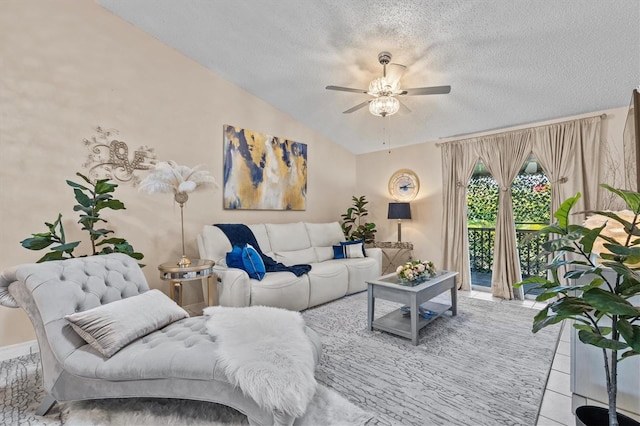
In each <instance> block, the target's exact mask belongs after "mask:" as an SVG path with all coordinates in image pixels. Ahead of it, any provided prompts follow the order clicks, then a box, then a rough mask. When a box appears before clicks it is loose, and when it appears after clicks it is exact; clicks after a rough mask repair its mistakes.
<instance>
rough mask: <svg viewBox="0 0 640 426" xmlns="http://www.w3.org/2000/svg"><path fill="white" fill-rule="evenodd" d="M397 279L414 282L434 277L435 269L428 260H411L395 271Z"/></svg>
mask: <svg viewBox="0 0 640 426" xmlns="http://www.w3.org/2000/svg"><path fill="white" fill-rule="evenodd" d="M396 273H397V274H398V277H399V278H400V279H402V280H406V281H415V280H419V279H424V278H427V277H434V276H435V275H436V267H435V265H434V264H433V262H431V261H430V260H411V261H409V262H406V263H404V264H402V265H400V266H398V268H397V269H396Z"/></svg>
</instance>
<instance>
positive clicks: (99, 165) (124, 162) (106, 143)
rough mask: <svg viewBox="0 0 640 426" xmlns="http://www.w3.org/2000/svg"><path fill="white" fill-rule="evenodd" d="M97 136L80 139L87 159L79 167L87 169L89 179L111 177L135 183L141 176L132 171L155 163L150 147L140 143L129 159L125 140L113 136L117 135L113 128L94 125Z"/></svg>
mask: <svg viewBox="0 0 640 426" xmlns="http://www.w3.org/2000/svg"><path fill="white" fill-rule="evenodd" d="M96 133H97V135H95V136H92V137H91V139H83V140H82V142H83V143H84V144H85V146H86V147H87V148H88V149H89V155H88V157H87V162H86V163H84V164H83V165H82V167H84V168H86V169H89V173H88V178H89V179H90V180H91V181H93V182H95V181H96V180H97V179H114V180H118V181H120V182H132V183H133V185H134V186H136V185H137V184H138V183H139V182H140V178H139V177H138V176H136V175H135V174H134V172H135V171H136V170H149V168H150V167H151V166H152V165H153V164H155V158H156V155H155V154H154V153H153V148H149V147H147V146H141V147H140V148H138V149H137V150H135V151H134V153H133V159H131V160H130V159H129V147H128V146H127V144H126V143H125V142H122V141H119V140H116V139H113V137H114V136H116V135H117V134H118V131H117V130H116V129H109V130H104V129H102V128H101V127H99V126H98V127H96Z"/></svg>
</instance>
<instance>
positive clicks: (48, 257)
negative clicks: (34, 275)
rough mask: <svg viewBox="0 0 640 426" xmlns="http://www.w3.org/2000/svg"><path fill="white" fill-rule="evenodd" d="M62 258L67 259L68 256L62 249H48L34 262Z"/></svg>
mask: <svg viewBox="0 0 640 426" xmlns="http://www.w3.org/2000/svg"><path fill="white" fill-rule="evenodd" d="M62 259H69V258H68V257H65V255H64V252H63V251H50V252H49V253H47V254H45V255H44V256H42V257H41V258H40V259H38V260H37V261H36V263H42V262H48V261H50V260H62Z"/></svg>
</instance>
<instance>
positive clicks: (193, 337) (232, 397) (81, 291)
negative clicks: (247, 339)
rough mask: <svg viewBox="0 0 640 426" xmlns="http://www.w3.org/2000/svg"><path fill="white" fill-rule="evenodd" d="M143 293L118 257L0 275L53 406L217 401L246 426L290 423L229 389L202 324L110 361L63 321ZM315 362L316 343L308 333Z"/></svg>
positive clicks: (0, 287)
mask: <svg viewBox="0 0 640 426" xmlns="http://www.w3.org/2000/svg"><path fill="white" fill-rule="evenodd" d="M148 289H149V287H148V285H147V282H146V279H145V277H144V275H143V273H142V270H141V269H140V267H139V266H138V264H137V263H136V261H135V260H133V259H132V258H130V257H129V256H126V255H123V254H109V255H102V256H91V257H84V258H76V259H69V260H64V261H53V262H45V263H39V264H25V265H20V266H17V267H14V268H12V269H10V270H7V271H5V272H3V273H2V274H1V275H0V304H2V305H4V306H8V307H14V308H16V307H21V308H23V309H24V310H25V311H26V312H27V314H28V315H29V318H30V319H31V322H32V323H33V326H34V328H35V331H36V336H37V339H38V344H39V346H40V356H41V360H42V367H43V376H44V378H43V385H44V389H45V391H46V397H45V399H44V400H43V402H42V404H41V405H40V407H39V408H38V414H39V415H44V414H46V412H47V411H48V410H49V409H50V408H51V406H53V404H54V403H55V402H56V401H73V400H82V399H101V398H127V397H157V398H181V399H194V400H201V401H210V402H216V403H220V404H223V405H227V406H230V407H233V408H235V409H237V410H238V411H240V412H242V413H244V414H245V415H247V417H248V418H249V423H250V424H252V425H272V424H276V425H280V424H292V423H293V420H294V419H293V418H291V417H290V416H287V415H285V414H284V413H281V412H275V413H274V412H270V411H267V410H264V409H262V408H260V407H259V406H258V405H257V404H256V403H255V402H254V401H253V400H252V399H250V398H248V397H246V396H244V395H243V393H242V392H241V391H240V390H239V389H237V388H234V387H233V386H232V385H231V384H230V383H229V381H228V379H227V377H226V376H225V373H224V371H223V370H222V368H220V366H219V365H218V363H217V359H216V347H217V344H216V342H215V339H213V338H212V337H210V336H209V335H208V334H207V332H206V329H205V321H206V317H202V316H200V317H193V318H185V319H182V320H179V321H176V322H174V323H172V324H170V325H168V326H166V327H164V328H162V329H160V330H158V331H155V332H153V333H151V334H148V335H147V336H144V337H142V338H140V339H138V340H135V341H134V342H132V343H130V344H129V345H128V346H126V347H124V348H123V349H122V350H120V351H119V352H117V353H116V354H115V355H113V356H112V357H111V358H104V357H103V356H102V355H101V354H100V353H99V352H97V351H96V350H95V349H93V348H92V347H91V346H90V345H88V344H87V343H86V342H85V341H84V340H83V339H82V338H80V336H79V335H78V334H76V333H75V332H74V331H73V329H72V328H71V327H70V326H69V324H68V323H67V321H66V320H65V319H64V317H65V315H68V314H72V313H74V312H79V311H84V310H87V309H91V308H94V307H97V306H99V305H103V304H107V303H110V302H114V301H116V300H120V299H124V298H127V297H131V296H135V295H137V294H140V293H143V292H145V291H147V290H148ZM306 333H307V336H308V337H309V340H310V341H311V343H312V347H313V349H314V353H315V359H316V363H317V362H318V359H319V354H320V347H321V346H320V341H319V338H318V336H317V334H316V333H315V332H313V330H311V329H309V328H307V329H306Z"/></svg>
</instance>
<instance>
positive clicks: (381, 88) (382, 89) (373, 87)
mask: <svg viewBox="0 0 640 426" xmlns="http://www.w3.org/2000/svg"><path fill="white" fill-rule="evenodd" d="M368 93H369V94H370V95H373V96H386V95H390V94H392V93H393V94H396V93H400V85H399V84H398V82H397V81H395V82H391V81H389V80H387V79H386V78H385V77H378V78H375V79H373V80H371V83H369V92H368Z"/></svg>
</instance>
